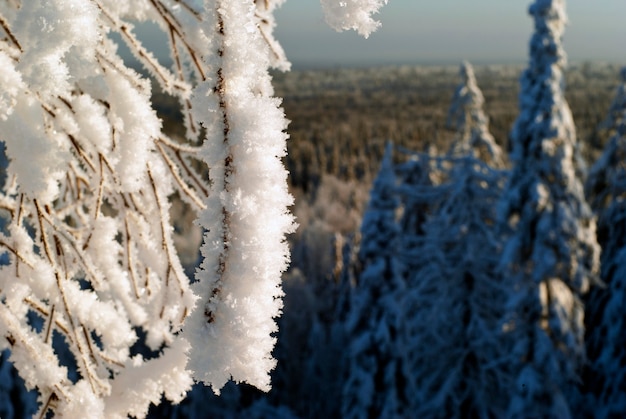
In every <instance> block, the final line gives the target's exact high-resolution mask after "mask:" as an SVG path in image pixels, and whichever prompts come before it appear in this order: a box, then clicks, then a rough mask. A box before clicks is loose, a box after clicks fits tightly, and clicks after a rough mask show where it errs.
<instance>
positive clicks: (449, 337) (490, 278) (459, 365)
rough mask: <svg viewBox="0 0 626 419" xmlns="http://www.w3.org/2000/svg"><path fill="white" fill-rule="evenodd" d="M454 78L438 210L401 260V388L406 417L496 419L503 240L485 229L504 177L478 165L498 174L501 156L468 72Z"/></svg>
mask: <svg viewBox="0 0 626 419" xmlns="http://www.w3.org/2000/svg"><path fill="white" fill-rule="evenodd" d="M461 75H462V77H463V82H462V83H461V85H460V86H459V87H458V88H457V90H456V92H455V96H454V99H453V103H452V106H451V110H450V121H454V125H455V126H456V128H457V133H456V136H455V139H454V143H453V145H452V147H451V152H450V153H449V154H448V156H447V159H445V161H444V162H443V163H442V164H441V166H442V167H447V170H446V172H447V173H446V174H445V177H444V178H445V180H444V181H443V183H441V184H439V185H437V186H434V187H433V188H432V190H433V192H435V195H436V196H439V201H440V203H439V204H438V205H436V206H434V207H433V208H431V209H430V211H429V214H428V216H427V217H426V218H424V221H423V224H422V235H421V237H419V240H418V241H417V246H416V247H415V248H414V251H413V252H412V253H411V254H410V255H408V257H407V259H410V260H411V262H412V264H413V266H415V269H412V270H410V271H409V275H410V278H409V283H410V284H411V286H410V288H409V290H408V292H407V296H406V303H405V305H406V313H407V326H406V331H405V333H406V339H407V343H406V344H407V348H408V349H407V354H408V358H409V362H408V365H409V370H410V371H411V383H410V385H409V386H408V388H409V389H410V391H411V392H412V393H411V395H410V397H409V400H410V401H411V408H410V411H411V412H413V413H414V414H415V415H417V416H419V417H433V418H436V417H441V418H453V417H462V416H463V415H469V416H472V417H482V418H488V417H498V416H502V415H503V414H504V409H505V408H506V404H504V403H503V401H504V398H503V397H502V396H503V393H502V389H503V388H506V387H507V386H509V385H510V383H509V382H508V381H507V379H508V375H507V374H506V368H505V366H504V365H503V364H502V363H501V362H499V360H501V359H502V358H503V351H504V350H505V348H504V347H503V345H502V340H501V334H500V333H499V327H498V324H499V322H500V319H501V317H502V315H503V308H504V305H503V303H502V301H503V297H504V295H505V294H504V292H503V286H502V283H501V282H502V281H501V277H500V275H499V272H498V271H497V266H498V261H499V254H500V251H501V245H502V239H503V236H502V235H501V234H499V233H496V231H495V229H494V226H495V219H496V212H495V206H496V203H497V201H498V199H499V197H500V194H501V192H502V187H503V184H504V182H505V176H504V174H503V172H501V171H499V170H497V169H495V168H493V167H491V166H490V165H489V164H487V163H486V162H489V163H492V164H498V165H502V152H501V150H500V147H499V146H498V145H497V144H496V143H495V141H494V140H493V137H492V136H491V134H490V133H489V130H488V125H487V118H486V116H485V115H484V112H483V111H482V104H483V99H482V93H481V92H480V90H479V89H478V87H477V86H476V80H475V78H474V75H473V70H472V68H471V66H470V65H469V64H468V63H463V65H462V66H461ZM480 157H482V158H484V159H485V160H486V162H485V161H482V160H480ZM413 192H414V193H415V194H419V193H420V192H421V194H424V191H420V190H419V189H417V190H415V191H413ZM424 200H425V201H428V200H427V199H424ZM431 202H432V201H431Z"/></svg>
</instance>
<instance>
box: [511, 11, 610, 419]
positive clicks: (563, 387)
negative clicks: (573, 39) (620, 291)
mask: <svg viewBox="0 0 626 419" xmlns="http://www.w3.org/2000/svg"><path fill="white" fill-rule="evenodd" d="M529 13H530V15H531V16H532V17H533V18H534V23H535V32H534V34H533V36H532V38H531V41H530V62H529V65H528V68H527V69H526V70H525V71H524V72H523V74H522V77H521V93H520V98H519V106H520V115H519V117H518V118H517V120H516V122H515V126H514V128H513V133H512V142H513V153H512V155H511V160H512V162H513V165H514V167H513V169H512V173H511V175H510V180H509V184H508V186H507V187H506V188H505V193H504V195H503V198H502V201H501V204H500V207H499V211H500V216H501V221H502V222H503V223H504V227H503V228H511V229H512V230H513V233H512V235H511V237H510V238H509V239H508V240H507V243H506V245H505V247H504V251H503V256H502V259H501V268H502V272H503V275H504V277H505V279H506V280H507V281H508V286H509V288H510V291H509V292H510V294H509V298H508V307H507V311H508V313H507V315H506V317H505V322H504V324H503V327H504V330H505V331H507V334H508V336H509V337H510V340H511V344H512V347H511V351H510V355H511V356H510V358H509V362H510V363H511V367H512V368H513V373H514V379H515V383H514V385H513V386H512V387H511V389H510V395H509V396H508V397H507V399H508V400H510V405H509V411H508V414H507V415H508V417H567V416H569V415H570V414H571V412H570V409H569V407H568V401H567V397H568V395H569V394H571V392H572V391H573V390H572V387H573V384H574V382H575V381H576V380H577V376H578V373H579V369H580V367H581V364H582V361H583V359H584V344H583V335H584V320H583V317H584V314H583V306H582V303H581V298H580V295H581V294H582V293H584V292H586V291H587V290H588V289H589V287H590V285H591V284H592V283H593V282H594V281H595V278H596V275H597V270H598V265H599V247H598V244H597V241H596V238H595V229H596V223H595V219H594V217H593V215H592V213H591V210H590V208H589V206H588V205H587V203H586V202H585V199H584V195H583V188H582V183H581V180H580V179H579V178H578V177H577V173H580V172H581V170H580V169H579V168H578V167H577V160H576V156H575V154H576V148H577V146H576V132H575V128H574V123H573V121H572V115H571V112H570V109H569V106H568V105H567V102H566V101H565V97H564V76H563V71H564V68H565V62H566V58H565V52H564V50H563V46H562V43H561V40H562V35H563V31H564V29H565V24H566V14H565V1H564V0H536V1H534V2H533V4H532V5H531V6H530V8H529Z"/></svg>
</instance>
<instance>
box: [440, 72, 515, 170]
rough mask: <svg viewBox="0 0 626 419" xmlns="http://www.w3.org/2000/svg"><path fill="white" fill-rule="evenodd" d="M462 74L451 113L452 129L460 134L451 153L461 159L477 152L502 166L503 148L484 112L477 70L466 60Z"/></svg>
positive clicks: (488, 161)
mask: <svg viewBox="0 0 626 419" xmlns="http://www.w3.org/2000/svg"><path fill="white" fill-rule="evenodd" d="M459 74H460V76H461V80H462V81H461V84H460V85H459V86H458V87H457V89H456V91H455V92H454V97H453V98H452V104H451V105H450V110H449V112H448V126H449V127H451V128H454V129H455V130H456V132H457V134H456V137H455V139H454V142H453V144H452V147H451V153H452V154H453V155H457V156H462V155H465V154H468V153H473V154H474V155H476V156H477V157H479V158H481V159H483V160H484V161H485V162H487V163H489V164H491V165H493V166H494V167H502V166H503V165H504V161H503V155H502V149H501V148H500V146H499V145H498V144H496V142H495V140H494V138H493V136H492V135H491V133H490V132H489V118H487V115H485V112H484V111H483V105H484V103H485V99H484V97H483V94H482V92H481V91H480V89H479V88H478V84H477V83H476V76H475V75H474V68H473V67H472V65H471V64H470V63H469V62H467V61H464V62H463V63H462V64H461V67H460V70H459Z"/></svg>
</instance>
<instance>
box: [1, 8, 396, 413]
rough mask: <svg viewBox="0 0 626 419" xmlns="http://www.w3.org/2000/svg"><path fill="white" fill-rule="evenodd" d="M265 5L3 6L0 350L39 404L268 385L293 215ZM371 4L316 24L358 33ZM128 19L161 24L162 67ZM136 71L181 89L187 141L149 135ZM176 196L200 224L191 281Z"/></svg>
mask: <svg viewBox="0 0 626 419" xmlns="http://www.w3.org/2000/svg"><path fill="white" fill-rule="evenodd" d="M282 2H283V1H282V0H265V1H258V0H243V1H235V0H205V1H204V2H203V3H202V4H200V2H191V1H189V2H188V1H185V0H137V1H113V0H47V1H41V2H38V1H20V0H2V1H0V26H1V31H2V33H3V37H2V39H0V68H1V69H2V71H1V72H0V141H3V142H4V143H5V145H6V153H7V155H8V157H9V159H10V164H9V166H8V169H7V171H8V181H7V183H6V186H5V187H4V188H3V189H2V193H1V194H0V208H1V209H2V210H3V211H4V212H5V213H6V214H7V217H8V220H9V221H8V223H7V226H6V231H5V232H4V233H2V234H0V251H2V252H3V253H4V254H6V255H8V256H9V257H10V263H9V264H8V265H7V266H2V267H1V268H0V297H1V298H0V336H1V337H0V349H6V348H8V349H10V351H11V358H10V360H11V362H13V364H14V365H15V367H16V368H17V370H18V371H19V374H20V375H21V376H22V377H23V378H24V380H25V382H26V385H27V386H28V387H29V388H36V389H37V391H38V393H39V413H38V414H39V416H41V417H44V416H46V415H48V414H49V413H51V412H52V413H55V414H58V415H59V416H64V415H65V416H67V417H79V416H83V415H84V414H85V412H89V414H90V416H91V417H107V418H113V417H126V416H127V415H131V416H136V417H142V416H145V414H146V412H147V409H148V405H149V404H150V403H151V402H152V403H159V401H160V400H161V394H164V396H165V397H166V398H167V399H169V400H172V401H174V402H176V401H180V400H181V399H182V398H183V397H184V395H185V393H186V392H187V390H188V389H189V388H190V386H191V384H192V382H193V380H194V379H195V380H199V381H203V382H205V383H207V384H210V385H211V386H212V387H213V388H214V389H215V390H216V391H218V390H219V388H220V387H221V386H223V385H224V383H225V382H226V381H227V380H228V379H230V378H231V377H232V378H234V379H235V380H237V381H247V382H249V383H251V384H253V385H255V386H258V387H260V388H262V389H265V390H267V389H268V388H269V378H268V377H269V370H271V368H272V367H273V366H274V361H273V359H272V356H271V351H272V348H273V345H274V340H275V339H274V338H273V337H272V333H273V332H274V331H275V328H276V326H275V322H274V320H273V317H275V316H277V315H278V314H279V312H280V307H281V300H280V296H281V289H280V275H281V273H282V271H283V270H284V269H285V266H286V264H287V262H288V249H287V245H286V244H285V241H284V236H285V234H286V233H288V232H289V231H291V230H292V228H293V221H292V217H291V216H290V215H289V214H288V211H287V206H288V205H289V204H290V203H291V197H290V196H289V194H288V193H287V187H286V171H285V170H284V168H283V166H282V164H281V161H280V159H281V157H282V156H283V155H284V153H285V140H286V137H287V135H286V134H285V133H284V131H285V128H286V126H287V121H286V119H285V117H284V115H283V112H282V110H281V108H280V100H279V99H278V98H275V97H273V91H272V86H271V83H270V82H271V80H270V76H269V74H268V68H269V67H270V66H274V67H279V68H283V69H285V68H288V66H289V65H288V63H287V62H286V60H285V59H284V54H283V52H282V49H281V48H280V46H279V45H278V44H277V43H276V41H275V40H274V38H273V36H272V30H273V28H274V25H275V22H274V19H273V17H272V12H273V10H274V9H275V8H276V7H277V6H279V5H280V4H281V3H282ZM383 3H384V2H377V3H376V4H372V2H371V1H370V0H353V1H351V2H350V4H349V5H347V4H346V6H349V7H345V8H343V7H342V8H339V9H336V8H333V10H332V11H331V13H330V14H329V16H330V17H334V18H339V23H337V20H336V19H334V18H329V21H330V23H331V24H333V26H335V27H337V25H339V26H340V27H342V28H353V29H357V30H359V31H360V32H362V33H365V34H367V33H369V32H370V31H371V30H373V29H375V27H376V24H375V23H373V20H372V19H371V17H370V16H371V14H373V13H375V12H376V11H377V10H378V8H379V7H380V6H382V4H383ZM324 4H325V5H328V2H325V3H324ZM140 22H152V23H154V24H155V25H156V26H157V27H158V28H160V29H161V31H162V33H163V34H164V35H165V37H166V39H167V40H168V46H169V51H170V53H171V59H172V62H173V64H172V68H167V67H166V66H165V65H163V64H162V63H161V62H160V61H159V59H158V58H157V57H155V56H154V54H153V53H152V52H151V51H149V50H148V49H146V47H145V46H144V45H143V43H142V41H141V39H140V37H139V36H138V35H137V31H136V30H135V25H136V24H137V23H140ZM113 38H115V39H119V40H120V41H119V42H121V43H123V44H125V45H126V47H127V48H128V49H129V50H130V51H131V52H132V53H133V54H134V56H135V58H136V59H137V60H138V61H139V63H140V64H141V65H142V66H143V68H144V70H146V71H147V72H148V73H149V74H150V78H151V79H149V78H148V77H145V76H142V75H141V74H139V73H138V72H137V71H135V70H133V69H131V68H129V67H128V66H127V65H126V64H125V63H124V61H123V60H122V59H121V57H120V55H119V54H118V45H117V44H116V43H115V42H114V41H113V40H112V39H113ZM153 83H157V84H158V85H159V86H160V88H161V89H162V90H163V91H164V92H166V93H167V94H169V95H171V96H173V97H175V98H177V99H178V100H179V101H180V108H181V111H182V114H183V116H184V121H185V122H184V123H185V128H186V135H185V138H183V139H175V138H170V137H168V136H167V135H166V134H165V133H164V131H163V129H162V126H161V121H160V120H159V118H158V117H157V113H156V111H155V109H154V107H153V104H152V102H151V91H152V84H153ZM199 144H200V145H199ZM198 162H203V163H205V165H206V166H208V169H209V178H210V182H209V181H207V180H206V178H205V176H204V174H203V171H202V170H201V169H197V167H198V166H199V165H198V164H197V163H198ZM174 194H177V195H178V196H180V197H181V198H182V200H183V201H184V202H185V203H186V204H187V205H188V206H189V207H191V208H192V209H193V210H194V211H197V212H198V213H199V221H198V223H199V225H200V226H201V227H203V228H204V229H205V235H204V244H203V247H202V255H203V258H204V260H203V263H202V266H201V268H200V270H199V271H198V273H197V275H196V282H195V284H194V285H193V287H190V280H189V278H188V277H187V276H186V275H185V272H184V270H183V268H182V266H181V263H180V258H179V256H178V254H177V251H176V248H175V246H174V240H173V228H172V223H171V220H170V214H169V210H170V201H169V198H170V197H171V196H172V195H174ZM192 288H193V289H192ZM183 329H184V330H183ZM181 330H182V333H181ZM59 341H60V342H64V343H63V345H64V346H65V347H67V348H66V349H67V351H66V352H67V354H68V355H67V357H66V356H62V355H60V354H59V353H60V352H63V351H59V350H58V349H59V347H58V346H56V347H55V342H59ZM139 347H144V348H147V349H146V350H149V351H151V352H152V353H153V355H152V356H144V355H142V354H141V353H139V350H138V348H139ZM73 368H75V369H77V371H74V372H73V373H70V371H71V370H72V369H73Z"/></svg>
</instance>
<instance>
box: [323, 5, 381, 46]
mask: <svg viewBox="0 0 626 419" xmlns="http://www.w3.org/2000/svg"><path fill="white" fill-rule="evenodd" d="M320 1H321V2H322V9H323V10H324V17H325V19H326V22H327V23H328V24H329V25H330V26H331V27H332V28H333V29H335V30H336V31H344V30H348V29H353V30H355V31H357V32H358V33H359V34H360V35H363V36H364V37H366V38H367V37H368V36H370V34H371V33H372V32H374V31H375V30H376V29H378V27H379V26H380V22H379V21H376V20H374V19H373V18H372V15H374V14H376V13H378V11H379V10H380V8H381V7H383V6H384V5H385V4H387V2H388V0H320Z"/></svg>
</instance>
